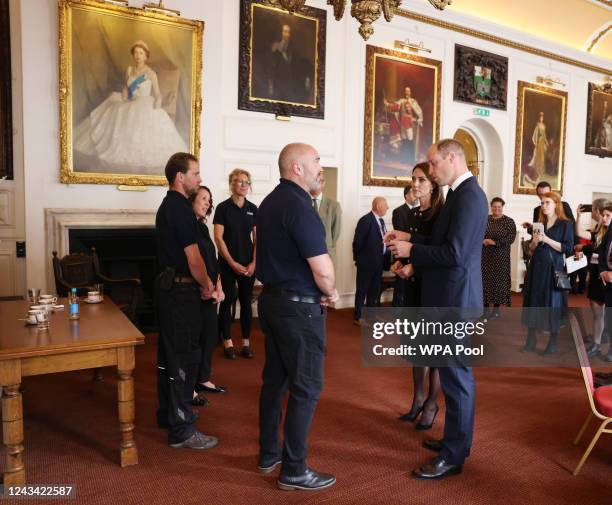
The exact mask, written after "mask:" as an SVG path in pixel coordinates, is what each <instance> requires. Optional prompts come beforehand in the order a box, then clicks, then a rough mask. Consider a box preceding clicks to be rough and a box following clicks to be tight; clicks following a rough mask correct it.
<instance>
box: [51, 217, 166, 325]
mask: <svg viewBox="0 0 612 505" xmlns="http://www.w3.org/2000/svg"><path fill="white" fill-rule="evenodd" d="M45 216H46V236H47V248H48V251H49V257H50V256H51V251H57V252H58V256H59V257H60V258H61V257H63V256H65V255H66V254H70V253H74V252H82V253H85V254H91V248H92V247H95V248H96V252H97V253H98V257H99V259H100V270H101V271H102V273H103V274H105V275H107V276H109V277H112V278H126V277H133V278H138V279H140V281H141V283H142V285H141V288H142V292H141V293H140V296H139V304H138V307H137V318H138V321H137V322H138V325H139V327H140V328H141V329H142V330H143V331H154V330H155V326H156V323H155V314H154V310H153V295H154V280H155V275H156V273H157V270H158V267H157V246H156V242H155V211H154V210H126V209H117V210H108V209H101V210H92V209H46V210H45ZM49 263H50V262H49ZM48 279H49V280H48V285H49V286H53V285H54V282H53V272H52V270H50V271H49V272H48Z"/></svg>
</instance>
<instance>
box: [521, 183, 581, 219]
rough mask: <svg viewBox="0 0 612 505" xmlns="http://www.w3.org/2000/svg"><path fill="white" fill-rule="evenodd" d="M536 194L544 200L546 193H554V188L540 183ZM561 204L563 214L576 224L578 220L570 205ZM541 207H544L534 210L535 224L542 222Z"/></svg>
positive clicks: (563, 202)
mask: <svg viewBox="0 0 612 505" xmlns="http://www.w3.org/2000/svg"><path fill="white" fill-rule="evenodd" d="M536 193H537V194H538V198H539V199H540V200H542V197H543V196H544V195H545V194H546V193H552V188H551V187H550V184H549V183H548V182H545V181H542V182H540V183H538V185H537V186H536ZM561 203H562V204H563V212H565V215H566V216H567V218H568V219H569V220H570V221H571V222H572V223H575V222H576V220H575V219H574V214H573V213H572V208H571V207H570V204H569V203H567V202H566V201H562V202H561ZM540 207H542V206H541V205H538V206H537V207H534V208H533V222H534V223H537V222H538V221H539V220H540ZM527 224H529V223H527ZM523 227H525V223H523Z"/></svg>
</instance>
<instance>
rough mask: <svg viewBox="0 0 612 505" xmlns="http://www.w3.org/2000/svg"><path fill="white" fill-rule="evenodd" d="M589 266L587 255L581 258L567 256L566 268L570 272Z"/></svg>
mask: <svg viewBox="0 0 612 505" xmlns="http://www.w3.org/2000/svg"><path fill="white" fill-rule="evenodd" d="M586 266H587V259H586V256H584V255H583V256H582V257H581V258H580V259H579V260H577V259H575V258H574V257H573V256H568V257H567V258H565V269H566V270H567V273H568V274H571V273H572V272H575V271H576V270H580V269H581V268H584V267H586Z"/></svg>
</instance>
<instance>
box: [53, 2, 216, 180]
mask: <svg viewBox="0 0 612 505" xmlns="http://www.w3.org/2000/svg"><path fill="white" fill-rule="evenodd" d="M58 5H59V20H60V30H59V39H60V40H59V48H60V89H59V91H60V93H59V95H60V126H61V135H60V151H61V171H60V172H61V173H60V180H61V182H64V183H84V184H119V185H134V186H141V185H164V184H166V178H165V176H164V167H165V165H166V161H167V160H168V158H169V157H170V156H171V155H172V154H174V153H175V152H190V153H192V154H195V155H196V156H197V155H198V154H199V149H200V113H201V104H202V99H201V73H202V37H203V31H204V23H203V22H202V21H195V20H189V19H183V18H181V17H179V16H173V15H169V14H166V13H164V12H161V11H156V10H147V9H145V8H142V9H140V8H134V7H128V6H127V5H126V6H122V5H115V4H110V3H108V4H104V3H100V2H97V1H94V0H58Z"/></svg>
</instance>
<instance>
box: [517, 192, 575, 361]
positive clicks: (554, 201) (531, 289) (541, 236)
mask: <svg viewBox="0 0 612 505" xmlns="http://www.w3.org/2000/svg"><path fill="white" fill-rule="evenodd" d="M539 222H540V223H543V224H544V233H538V232H536V230H534V233H533V238H532V240H531V244H530V245H529V250H530V252H531V260H530V262H529V268H528V269H527V275H526V276H525V288H524V291H523V317H522V319H523V324H524V325H525V326H527V328H528V334H527V342H526V343H525V346H524V347H523V349H522V351H523V352H535V349H536V332H537V330H543V331H548V332H550V339H549V340H548V345H547V346H546V350H545V351H544V355H550V354H553V353H554V352H555V351H556V350H557V335H558V333H559V329H560V328H561V326H562V325H563V324H564V323H565V320H566V318H567V291H565V290H561V289H557V288H556V287H555V275H554V273H555V271H565V257H566V256H568V255H570V254H572V251H573V248H574V230H573V225H572V222H571V221H570V220H569V219H568V218H567V217H566V215H565V212H564V211H563V205H562V203H561V197H560V196H559V195H557V194H556V193H545V194H544V195H543V196H542V206H541V208H540V220H539Z"/></svg>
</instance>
